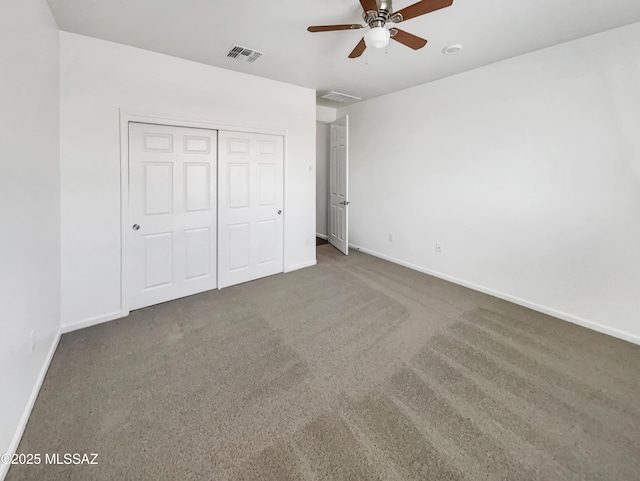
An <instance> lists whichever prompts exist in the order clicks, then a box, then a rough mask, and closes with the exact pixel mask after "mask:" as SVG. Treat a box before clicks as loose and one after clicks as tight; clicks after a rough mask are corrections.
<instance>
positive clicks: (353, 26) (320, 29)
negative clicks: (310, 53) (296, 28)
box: [307, 23, 363, 32]
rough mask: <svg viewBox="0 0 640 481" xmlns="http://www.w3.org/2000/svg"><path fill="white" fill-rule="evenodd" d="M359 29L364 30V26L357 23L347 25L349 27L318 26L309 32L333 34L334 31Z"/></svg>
mask: <svg viewBox="0 0 640 481" xmlns="http://www.w3.org/2000/svg"><path fill="white" fill-rule="evenodd" d="M359 28H363V27H362V25H358V24H357V23H353V24H351V23H350V24H347V25H318V26H315V27H309V28H307V30H308V31H309V32H332V31H334V30H357V29H359Z"/></svg>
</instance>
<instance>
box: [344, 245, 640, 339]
mask: <svg viewBox="0 0 640 481" xmlns="http://www.w3.org/2000/svg"><path fill="white" fill-rule="evenodd" d="M349 247H350V248H352V249H356V250H359V251H361V252H364V253H365V254H369V255H372V256H374V257H378V258H380V259H384V260H386V261H389V262H393V263H394V264H399V265H401V266H404V267H408V268H409V269H413V270H415V271H418V272H422V273H423V274H428V275H430V276H433V277H437V278H439V279H443V280H445V281H449V282H452V283H454V284H458V285H460V286H464V287H468V288H469V289H473V290H474V291H479V292H483V293H484V294H489V295H490V296H493V297H497V298H499V299H502V300H505V301H509V302H513V303H514V304H518V305H519V306H523V307H527V308H529V309H532V310H534V311H538V312H541V313H543V314H547V315H549V316H553V317H557V318H558V319H561V320H563V321H567V322H571V323H572V324H577V325H579V326H582V327H586V328H587V329H591V330H592V331H597V332H601V333H602V334H607V335H609V336H612V337H616V338H618V339H622V340H624V341H628V342H631V343H633V344H638V345H640V336H637V335H635V334H631V333H628V332H625V331H620V330H618V329H614V328H612V327H608V326H603V325H602V324H598V323H597V322H593V321H589V320H587V319H583V318H581V317H578V316H574V315H572V314H567V313H566V312H562V311H558V310H556V309H552V308H550V307H546V306H542V305H540V304H536V303H535V302H530V301H527V300H525V299H520V298H519V297H515V296H512V295H510V294H506V293H504V292H500V291H496V290H494V289H491V288H488V287H484V286H481V285H478V284H474V283H473V282H468V281H465V280H463V279H458V278H457V277H453V276H449V275H447V274H443V273H441V272H437V271H433V270H431V269H426V268H424V267H421V266H418V265H416V264H412V263H410V262H405V261H402V260H400V259H396V258H394V257H391V256H387V255H385V254H380V253H379V252H375V251H372V250H370V249H366V248H364V247H360V246H357V245H353V244H349Z"/></svg>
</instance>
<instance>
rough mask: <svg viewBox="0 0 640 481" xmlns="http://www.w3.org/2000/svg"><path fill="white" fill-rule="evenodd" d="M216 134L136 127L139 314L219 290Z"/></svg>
mask: <svg viewBox="0 0 640 481" xmlns="http://www.w3.org/2000/svg"><path fill="white" fill-rule="evenodd" d="M216 156H217V132H216V131H215V130H203V129H187V128H183V127H170V126H161V125H151V124H139V123H130V124H129V199H130V201H129V205H130V207H129V209H130V213H129V219H130V221H131V226H130V227H129V228H130V229H132V230H131V231H130V234H131V237H130V239H131V244H132V246H131V255H132V257H131V274H132V279H131V286H132V287H131V288H132V295H131V308H132V309H138V308H141V307H145V306H150V305H152V304H158V303H161V302H165V301H169V300H172V299H177V298H179V297H184V296H189V295H191V294H196V293H198V292H202V291H207V290H210V289H214V288H215V287H216V273H217V272H216V238H217V236H216V200H217V199H216V198H217V196H216V188H217V185H216V184H217V183H216V174H217V170H216Z"/></svg>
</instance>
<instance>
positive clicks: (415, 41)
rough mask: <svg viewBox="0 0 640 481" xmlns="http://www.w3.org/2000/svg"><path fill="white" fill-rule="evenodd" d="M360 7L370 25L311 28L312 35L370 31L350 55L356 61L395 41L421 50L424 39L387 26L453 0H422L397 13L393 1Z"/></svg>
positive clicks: (365, 1) (363, 0)
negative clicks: (361, 56)
mask: <svg viewBox="0 0 640 481" xmlns="http://www.w3.org/2000/svg"><path fill="white" fill-rule="evenodd" d="M360 5H362V9H363V10H364V12H363V14H362V18H364V21H365V22H366V23H367V25H360V24H358V23H355V24H346V25H320V26H315V27H309V28H308V29H307V30H308V31H309V32H331V31H334V30H359V29H361V28H367V26H368V27H369V31H368V32H367V33H366V34H365V36H364V38H363V39H362V40H360V42H359V43H358V45H356V48H354V49H353V52H351V53H350V54H349V58H357V57H359V56H360V55H362V54H363V53H364V51H365V50H366V48H367V47H369V48H385V47H386V46H387V45H388V44H389V39H390V38H392V39H394V40H395V41H396V42H400V43H401V44H403V45H406V46H407V47H410V48H412V49H414V50H418V49H420V48H422V47H424V46H425V45H426V44H427V41H426V40H425V39H424V38H420V37H417V36H415V35H413V34H410V33H407V32H405V31H404V30H400V29H399V28H395V27H392V28H390V29H387V28H386V27H385V24H387V23H400V22H403V21H405V20H409V19H411V18H415V17H419V16H420V15H424V14H426V13H430V12H433V11H435V10H440V9H441V8H445V7H450V6H451V5H453V0H422V1H420V2H418V3H414V4H413V5H410V6H408V7H406V8H403V9H402V10H398V11H397V12H394V11H393V6H392V0H360Z"/></svg>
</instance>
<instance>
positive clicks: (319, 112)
mask: <svg viewBox="0 0 640 481" xmlns="http://www.w3.org/2000/svg"><path fill="white" fill-rule="evenodd" d="M336 113H337V110H336V109H334V108H332V107H325V106H324V105H318V106H316V120H317V121H318V122H333V121H334V120H336V118H337V117H336Z"/></svg>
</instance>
